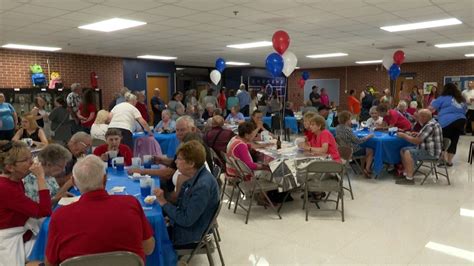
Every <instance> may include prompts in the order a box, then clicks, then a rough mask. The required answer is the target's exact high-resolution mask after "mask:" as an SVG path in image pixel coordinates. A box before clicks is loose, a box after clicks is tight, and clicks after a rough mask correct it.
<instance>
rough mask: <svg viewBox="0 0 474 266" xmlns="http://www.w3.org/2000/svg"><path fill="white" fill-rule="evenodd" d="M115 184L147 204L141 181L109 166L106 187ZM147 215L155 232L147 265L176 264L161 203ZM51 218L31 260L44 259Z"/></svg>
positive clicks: (39, 238) (154, 206)
mask: <svg viewBox="0 0 474 266" xmlns="http://www.w3.org/2000/svg"><path fill="white" fill-rule="evenodd" d="M153 180H155V187H158V186H159V185H160V180H159V179H158V178H154V179H153ZM115 186H125V187H126V188H125V192H124V193H123V194H128V195H137V196H136V197H137V199H138V200H139V201H140V203H141V204H142V206H145V204H144V202H143V198H142V197H141V196H140V183H139V182H138V181H133V180H131V179H130V178H128V176H127V174H126V172H116V171H115V170H113V169H112V168H109V169H108V171H107V185H106V188H107V190H110V189H111V188H113V187H115ZM145 215H146V217H147V219H148V221H149V222H150V224H151V226H152V228H153V230H154V233H155V235H154V236H155V250H154V251H153V253H152V254H151V255H149V256H147V257H146V265H153V266H154V265H160V266H164V265H176V261H177V258H176V253H175V251H174V249H173V244H172V243H171V241H170V240H169V237H168V231H167V230H166V224H165V220H164V218H163V213H162V210H161V207H160V205H159V204H154V205H153V208H152V209H151V210H145ZM49 220H50V218H49V217H48V218H46V220H45V221H44V223H43V224H42V226H41V230H40V232H39V234H38V237H37V240H36V243H35V245H34V247H33V250H32V252H31V255H30V257H29V259H30V260H40V261H43V260H44V254H45V250H46V240H47V237H48V227H49Z"/></svg>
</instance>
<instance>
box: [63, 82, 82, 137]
mask: <svg viewBox="0 0 474 266" xmlns="http://www.w3.org/2000/svg"><path fill="white" fill-rule="evenodd" d="M81 95H82V88H81V84H80V83H73V84H72V85H71V92H70V93H69V94H68V95H67V97H66V103H67V107H68V111H69V115H70V120H71V122H72V124H73V126H72V127H71V129H72V134H74V133H76V132H77V131H79V130H80V125H81V123H80V120H79V118H78V117H77V111H79V105H81V102H82V98H81Z"/></svg>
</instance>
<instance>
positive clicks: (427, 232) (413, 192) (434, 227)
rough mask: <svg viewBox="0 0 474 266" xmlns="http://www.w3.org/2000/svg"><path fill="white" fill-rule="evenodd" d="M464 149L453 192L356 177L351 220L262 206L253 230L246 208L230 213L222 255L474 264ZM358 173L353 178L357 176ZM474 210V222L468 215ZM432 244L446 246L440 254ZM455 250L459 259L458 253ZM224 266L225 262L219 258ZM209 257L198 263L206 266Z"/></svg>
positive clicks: (286, 261)
mask: <svg viewBox="0 0 474 266" xmlns="http://www.w3.org/2000/svg"><path fill="white" fill-rule="evenodd" d="M472 140H474V137H471V136H464V137H462V139H461V140H460V142H459V144H458V154H457V155H456V157H455V161H454V167H452V168H450V170H449V172H450V177H451V186H447V183H446V180H445V179H441V180H440V181H439V182H438V183H434V178H430V179H428V181H427V182H426V183H425V184H424V185H423V186H420V185H419V183H420V181H421V179H417V181H418V182H417V185H414V186H399V185H395V184H394V181H393V179H392V177H391V176H389V175H388V174H384V175H382V176H381V177H380V178H379V179H378V180H366V179H364V178H362V177H360V176H356V177H354V176H353V178H352V184H353V188H354V196H355V199H354V200H351V199H350V196H349V194H348V193H346V195H345V203H346V204H345V207H346V212H345V214H346V221H345V222H344V223H342V222H341V219H340V216H339V214H336V213H335V212H334V213H332V212H329V213H328V212H325V213H323V214H321V213H318V211H317V209H316V207H315V206H314V205H312V206H310V208H311V209H310V218H309V221H308V222H305V214H304V211H303V210H302V200H301V199H300V198H299V195H295V196H294V198H295V200H294V201H293V202H290V203H287V204H286V205H285V206H284V209H283V210H282V217H283V219H282V220H279V219H278V217H277V216H276V215H275V214H274V213H273V212H272V211H271V210H269V209H267V210H265V209H264V208H263V207H255V209H253V210H252V213H251V216H250V220H249V224H247V225H246V224H245V223H244V221H245V215H244V213H243V211H242V210H238V211H237V214H234V213H233V212H232V211H230V210H228V209H227V208H223V209H222V211H221V213H220V216H219V225H220V227H219V228H220V233H221V237H222V242H221V246H222V251H223V253H224V258H225V262H226V264H227V265H261V266H265V265H302V264H306V265H336V264H338V265H354V264H379V265H380V264H404V265H408V264H440V265H441V264H442V265H454V264H469V265H474V217H473V216H472V215H473V214H472V212H474V193H473V192H474V185H473V183H472V182H471V181H470V179H471V180H472V175H473V171H474V170H473V167H472V166H470V165H469V164H468V163H467V153H468V148H469V147H468V146H469V143H470V141H472ZM351 173H352V172H351ZM461 208H463V209H467V210H468V211H469V210H471V217H469V216H461V215H460V209H461ZM429 242H434V243H435V244H441V245H445V246H447V247H444V248H441V249H440V251H438V250H433V249H430V248H427V247H425V245H427V244H428V243H429ZM449 247H452V248H454V250H455V251H458V252H457V253H453V252H450V250H451V249H452V248H451V249H450V248H449ZM214 261H215V262H216V264H217V265H218V263H219V258H218V256H217V253H215V254H214ZM206 264H207V259H206V256H205V255H199V256H197V257H195V258H194V259H193V261H192V262H191V265H206Z"/></svg>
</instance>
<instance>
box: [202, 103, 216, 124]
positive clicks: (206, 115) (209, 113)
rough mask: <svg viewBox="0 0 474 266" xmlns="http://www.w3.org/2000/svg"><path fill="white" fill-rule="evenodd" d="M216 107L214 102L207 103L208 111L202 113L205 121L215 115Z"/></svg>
mask: <svg viewBox="0 0 474 266" xmlns="http://www.w3.org/2000/svg"><path fill="white" fill-rule="evenodd" d="M214 109H215V106H214V104H212V103H208V104H206V111H204V113H202V116H201V118H202V119H204V121H207V120H208V119H209V118H211V117H213V116H214Z"/></svg>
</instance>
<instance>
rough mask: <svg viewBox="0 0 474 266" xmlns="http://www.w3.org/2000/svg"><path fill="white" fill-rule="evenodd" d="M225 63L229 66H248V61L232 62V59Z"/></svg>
mask: <svg viewBox="0 0 474 266" xmlns="http://www.w3.org/2000/svg"><path fill="white" fill-rule="evenodd" d="M225 64H226V65H229V66H248V65H250V63H244V62H232V61H229V62H225Z"/></svg>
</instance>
